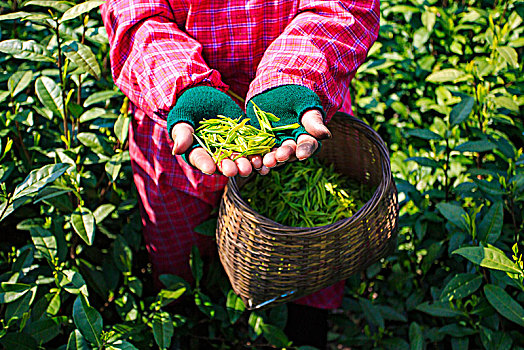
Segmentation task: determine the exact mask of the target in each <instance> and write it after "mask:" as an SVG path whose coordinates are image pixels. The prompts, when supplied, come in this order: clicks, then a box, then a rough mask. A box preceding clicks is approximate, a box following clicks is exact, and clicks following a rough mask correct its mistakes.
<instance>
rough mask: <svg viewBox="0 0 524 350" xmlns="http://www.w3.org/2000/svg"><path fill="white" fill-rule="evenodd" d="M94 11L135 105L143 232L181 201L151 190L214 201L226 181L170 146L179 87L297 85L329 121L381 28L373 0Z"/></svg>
mask: <svg viewBox="0 0 524 350" xmlns="http://www.w3.org/2000/svg"><path fill="white" fill-rule="evenodd" d="M101 10H102V17H103V20H104V24H105V27H106V30H107V33H108V36H109V41H110V45H111V53H110V58H111V68H112V73H113V77H114V80H115V83H116V85H117V86H118V87H119V88H120V89H121V90H122V92H123V93H124V94H125V95H126V96H128V97H129V99H130V100H131V102H132V103H133V105H134V111H135V117H134V120H133V124H132V126H131V133H130V155H131V159H132V164H133V169H134V171H135V183H136V185H137V189H138V192H139V194H140V197H141V201H142V205H143V210H144V212H143V216H144V215H145V216H146V218H145V219H144V223H145V226H146V227H145V228H146V241H147V230H148V228H147V222H149V223H151V225H153V224H155V225H157V226H158V227H161V226H169V225H171V224H172V223H171V224H170V223H169V220H170V219H169V216H170V212H169V211H170V210H171V211H172V210H175V209H176V210H178V211H179V212H180V213H183V212H184V210H186V209H184V208H183V206H184V204H177V205H178V207H176V205H175V204H172V205H173V207H172V208H170V209H163V208H164V207H165V205H164V206H162V205H163V204H165V202H166V201H168V200H167V199H165V198H164V199H162V197H161V194H160V193H156V194H158V195H159V197H158V199H155V198H156V197H155V195H156V194H155V195H153V192H155V191H157V192H161V191H168V190H169V189H176V190H177V191H181V192H183V193H185V194H187V195H190V196H192V197H195V198H198V199H199V200H201V201H203V202H205V203H208V204H209V205H211V206H216V204H217V202H218V200H219V198H220V194H221V193H220V191H221V190H222V189H223V187H224V186H225V183H226V181H227V179H226V178H224V177H223V176H218V175H213V176H208V175H204V174H202V173H201V172H200V171H197V170H195V169H193V168H191V167H189V166H188V165H187V164H185V163H184V162H183V161H182V160H181V159H180V158H179V157H178V156H177V157H173V156H172V155H171V153H170V149H171V147H172V141H171V139H170V137H169V136H168V135H167V132H166V130H165V129H166V119H167V115H168V113H169V111H170V110H171V108H172V107H173V106H174V105H175V103H176V101H177V97H178V96H179V95H180V94H181V93H182V92H183V91H184V90H185V89H187V88H189V87H192V86H195V85H209V86H213V87H216V88H218V89H220V90H222V91H224V92H227V91H228V90H231V91H233V92H234V93H235V94H236V95H238V96H240V97H242V98H244V99H245V100H246V101H248V100H249V99H250V98H251V97H252V96H254V95H257V94H259V93H261V92H263V91H265V90H267V89H270V88H273V87H276V86H280V85H284V84H298V85H303V86H306V87H308V88H310V89H311V90H313V91H315V92H316V93H317V94H318V95H319V97H320V99H321V101H322V104H323V106H324V110H325V111H326V114H327V119H328V120H329V119H330V118H331V116H332V115H333V114H334V113H335V112H336V111H338V110H342V111H346V112H349V111H350V98H349V97H350V95H349V87H350V81H351V79H352V78H353V76H354V74H355V71H356V70H357V68H358V67H359V65H360V64H361V63H362V62H363V61H364V59H365V58H366V55H367V52H368V50H369V48H370V47H371V45H372V44H373V43H374V41H375V40H376V38H377V35H378V29H379V0H347V1H320V0H316V1H315V0H273V1H268V0H251V1H245V0H222V1H219V0H207V1H206V0H184V1H174V0H108V1H107V3H105V4H104V5H102V6H101ZM163 186H166V187H165V189H162V188H163ZM171 200H173V201H175V200H174V199H173V198H170V199H169V201H171ZM186 202H187V200H186ZM162 211H163V212H164V214H161V212H162ZM186 211H187V210H186ZM188 214H189V213H188ZM181 215H182V216H183V215H184V214H181ZM171 216H172V215H171ZM187 216H188V217H189V216H191V215H187ZM168 228H169V229H171V230H172V227H168ZM159 230H160V229H159ZM155 234H156V233H155ZM162 234H163V233H162ZM157 235H161V234H157ZM165 235H166V237H167V236H168V233H167V231H166V233H165ZM148 244H149V246H148V247H149V249H150V252H151V251H154V250H155V248H154V247H153V248H151V247H152V245H153V243H151V242H149V243H148ZM156 244H157V245H161V244H164V245H165V244H166V243H165V242H164V241H162V242H157V243H156ZM173 244H174V243H173ZM159 249H160V248H159ZM166 254H167V253H166ZM165 259H167V260H169V259H168V258H165ZM158 264H160V263H158ZM166 264H167V263H166Z"/></svg>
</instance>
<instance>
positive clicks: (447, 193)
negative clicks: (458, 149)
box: [444, 137, 451, 202]
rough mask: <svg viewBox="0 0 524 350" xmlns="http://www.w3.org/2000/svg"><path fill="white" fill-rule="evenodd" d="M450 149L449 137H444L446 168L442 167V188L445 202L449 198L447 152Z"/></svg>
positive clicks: (449, 151) (448, 152)
mask: <svg viewBox="0 0 524 350" xmlns="http://www.w3.org/2000/svg"><path fill="white" fill-rule="evenodd" d="M450 153H451V150H450V149H449V138H448V137H446V164H445V165H446V168H445V169H444V190H445V193H446V202H447V201H448V200H449V176H448V171H449V154H450Z"/></svg>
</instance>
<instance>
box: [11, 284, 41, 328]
mask: <svg viewBox="0 0 524 350" xmlns="http://www.w3.org/2000/svg"><path fill="white" fill-rule="evenodd" d="M36 289H37V287H36V286H34V287H33V288H31V289H29V291H28V292H27V293H24V295H23V296H22V297H21V298H18V299H17V300H16V301H14V302H11V303H9V304H7V307H6V309H5V319H6V320H10V319H11V318H13V317H15V318H19V319H20V318H22V316H23V315H24V313H26V312H27V311H29V309H30V308H31V305H32V304H33V301H34V300H35V296H36Z"/></svg>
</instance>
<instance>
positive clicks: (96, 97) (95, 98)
mask: <svg viewBox="0 0 524 350" xmlns="http://www.w3.org/2000/svg"><path fill="white" fill-rule="evenodd" d="M117 96H122V93H121V92H119V91H113V90H106V91H98V92H95V93H94V94H91V95H89V97H88V98H86V100H85V101H84V107H89V106H91V105H93V104H95V103H100V102H107V101H108V100H109V99H111V98H113V97H117Z"/></svg>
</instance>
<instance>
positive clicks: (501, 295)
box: [484, 284, 524, 327]
mask: <svg viewBox="0 0 524 350" xmlns="http://www.w3.org/2000/svg"><path fill="white" fill-rule="evenodd" d="M484 294H485V295H486V298H487V299H488V301H489V303H490V304H491V306H493V308H495V310H497V312H498V313H499V314H501V315H502V316H504V317H506V318H507V319H508V320H510V321H513V322H515V323H516V324H518V325H520V326H521V327H524V308H522V306H521V305H520V304H519V303H518V302H516V301H515V300H514V299H513V298H512V297H511V296H510V295H509V294H508V293H506V291H505V290H504V289H502V288H500V287H499V286H497V285H494V284H487V285H485V286H484Z"/></svg>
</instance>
